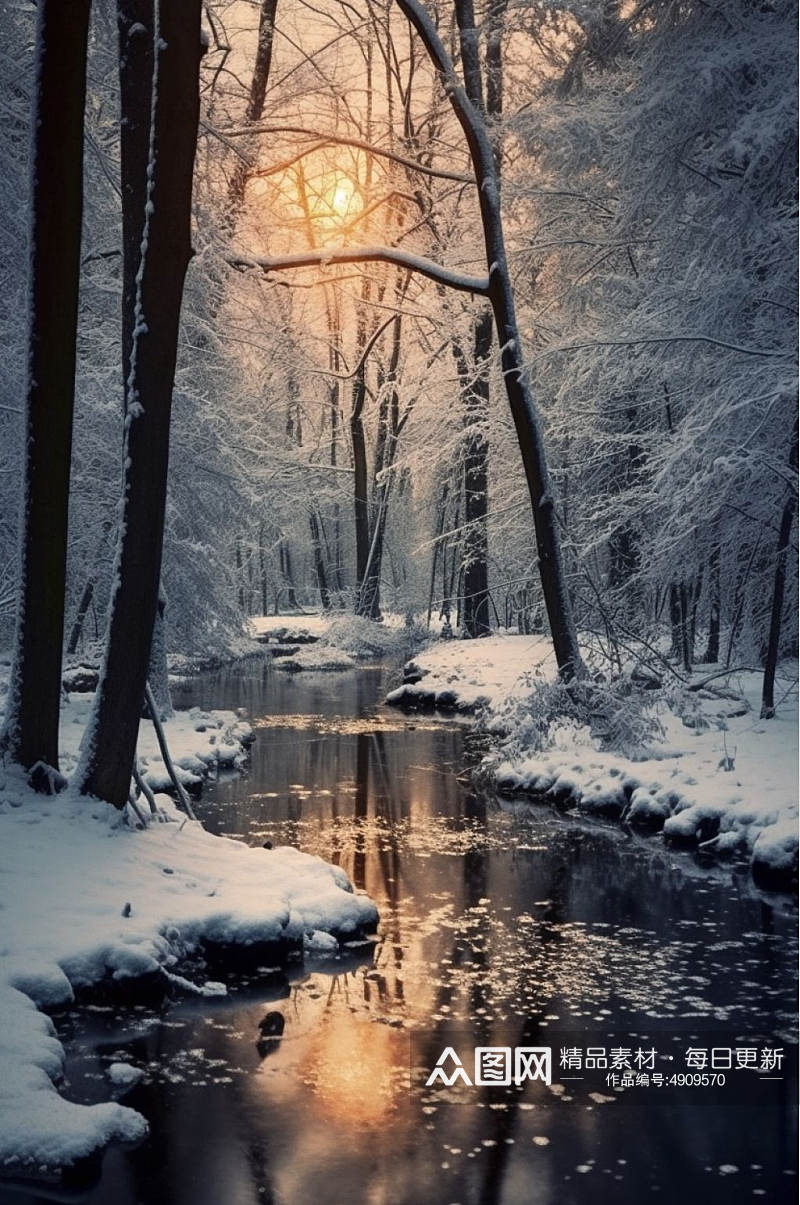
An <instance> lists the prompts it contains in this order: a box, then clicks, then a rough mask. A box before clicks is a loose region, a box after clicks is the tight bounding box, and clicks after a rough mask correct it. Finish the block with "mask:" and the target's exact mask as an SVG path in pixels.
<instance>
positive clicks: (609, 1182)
mask: <svg viewBox="0 0 800 1205" xmlns="http://www.w3.org/2000/svg"><path fill="white" fill-rule="evenodd" d="M387 673H388V671H386V670H381V669H364V670H359V671H357V672H349V673H339V674H332V675H313V676H312V675H300V676H295V677H292V676H289V675H287V674H284V673H282V672H280V671H277V670H275V668H274V667H273V666H272V665H271V664H261V663H260V662H256V663H249V664H247V665H245V666H244V667H239V668H237V669H235V670H228V671H222V672H220V673H217V674H212V675H206V676H204V677H203V678H200V679H198V680H197V681H195V682H193V683H191V684H190V685H188V686H187V687H185V688H183V690H182V691H181V693H180V695H179V697H178V698H177V700H176V701H177V702H178V704H179V705H180V706H186V705H191V704H199V705H202V706H204V707H244V708H246V709H247V711H248V714H249V715H250V717H251V719H252V722H253V723H254V726H255V728H256V730H257V738H258V739H257V741H256V744H255V746H254V748H253V750H252V754H251V758H250V764H249V767H248V770H247V772H246V774H245V775H243V776H230V777H228V778H226V779H225V780H223V781H220V782H219V783H216V784H212V785H211V786H210V787H209V788H208V789H207V790H206V792H205V793H204V796H203V799H202V801H201V802H200V804H199V805H198V813H199V814H200V815H201V816H202V818H203V820H204V821H205V823H206V825H207V826H208V827H209V828H211V829H212V830H214V831H216V832H219V833H226V834H228V835H231V836H234V837H236V838H238V839H241V840H244V841H247V842H250V843H253V844H263V843H264V842H265V841H270V842H272V844H273V845H279V844H293V845H297V846H299V847H300V848H301V849H304V850H308V851H309V852H312V853H315V854H319V855H320V856H321V857H324V858H326V859H328V860H329V861H332V862H336V863H338V864H339V865H341V866H342V867H344V869H345V870H346V871H347V873H348V874H349V875H350V877H351V879H352V880H353V882H354V883H355V885H356V887H357V888H362V889H364V890H366V891H367V892H368V893H369V894H370V895H371V896H372V897H373V899H374V900H375V901H376V903H377V904H378V906H379V908H380V912H381V925H380V931H379V940H378V942H377V944H376V945H375V946H374V948H373V947H367V948H365V949H359V950H352V951H348V952H347V953H346V955H345V956H343V957H342V958H340V959H338V960H335V961H330V960H329V961H327V962H324V961H323V962H317V963H315V962H314V961H307V962H306V964H305V966H303V967H300V966H298V967H295V968H294V969H293V970H291V971H290V972H289V973H288V974H284V973H280V972H278V973H274V974H272V975H270V976H267V977H265V978H260V979H259V978H255V979H254V980H252V981H250V982H248V981H241V980H240V981H237V982H236V983H232V985H231V988H232V992H231V997H230V998H229V999H228V1000H226V1001H224V1002H220V1003H213V1004H210V1003H209V1002H208V1001H186V1000H184V1001H177V1002H172V1003H168V1004H166V1005H164V1006H163V1007H162V1008H161V1009H158V1010H155V1011H154V1010H152V1009H149V1008H139V1009H133V1010H129V1011H127V1012H126V1013H124V1014H120V1013H118V1012H114V1011H105V1010H102V1009H94V1010H91V1011H89V1012H86V1011H82V1012H78V1011H77V1010H76V1011H75V1012H74V1013H73V1014H70V1015H69V1016H68V1017H65V1018H63V1019H62V1020H61V1022H60V1027H61V1031H62V1032H63V1035H64V1036H65V1038H66V1039H67V1040H68V1043H69V1061H68V1080H69V1084H68V1091H69V1094H70V1095H72V1096H73V1097H74V1098H76V1099H82V1100H93V1099H98V1100H99V1099H107V1097H108V1091H109V1089H108V1081H107V1078H106V1076H105V1068H106V1067H107V1065H108V1064H109V1063H110V1062H112V1061H114V1060H117V1059H122V1060H125V1061H129V1062H132V1063H134V1064H135V1065H137V1066H138V1067H140V1068H142V1069H143V1070H144V1072H145V1078H144V1080H143V1081H142V1082H141V1083H140V1084H139V1085H137V1087H136V1088H135V1089H134V1090H133V1091H131V1092H129V1093H128V1095H127V1096H126V1097H125V1098H124V1099H125V1100H126V1103H129V1104H131V1105H134V1106H135V1107H137V1108H140V1109H141V1110H142V1112H144V1113H145V1115H146V1116H147V1117H148V1119H149V1121H150V1123H151V1137H150V1138H149V1139H148V1141H147V1142H146V1143H144V1144H143V1145H142V1146H141V1147H139V1148H138V1149H137V1150H134V1151H124V1150H113V1151H110V1152H109V1153H108V1154H107V1156H106V1158H105V1161H104V1164H103V1174H102V1178H101V1179H100V1181H99V1182H98V1183H97V1184H96V1185H95V1186H94V1187H93V1188H92V1189H91V1190H90V1191H88V1192H87V1193H84V1194H83V1195H82V1197H81V1199H84V1200H86V1201H87V1202H91V1203H93V1205H111V1203H112V1202H113V1205H133V1203H141V1205H160V1203H162V1202H163V1203H165V1205H166V1203H170V1205H183V1203H184V1202H186V1205H188V1203H189V1202H191V1205H257V1203H259V1202H276V1203H277V1202H280V1203H282V1205H340V1203H343V1202H352V1203H354V1205H362V1203H363V1205H455V1203H459V1205H478V1203H480V1205H484V1203H486V1205H488V1203H491V1202H503V1203H504V1205H556V1203H558V1205H570V1203H572V1202H574V1203H576V1205H583V1203H591V1202H595V1201H597V1202H600V1201H610V1200H617V1201H622V1202H631V1203H636V1205H639V1203H640V1202H642V1201H645V1200H649V1199H661V1200H665V1201H669V1202H673V1201H678V1200H680V1201H685V1202H694V1201H698V1202H699V1201H702V1202H704V1203H716V1202H719V1203H722V1202H724V1203H725V1205H731V1203H732V1202H736V1201H758V1200H765V1201H770V1202H784V1201H786V1202H789V1201H794V1200H795V1199H796V1196H797V1188H796V1178H795V1174H794V1173H795V1169H796V1163H795V1157H794V1148H795V1138H794V1133H795V1129H794V1126H795V1116H794V1112H793V1110H792V1109H791V1107H790V1105H789V1103H788V1101H785V1102H784V1103H783V1105H781V1104H780V1103H779V1102H780V1093H778V1094H776V1095H774V1096H773V1097H772V1098H771V1099H772V1100H774V1101H775V1102H776V1103H775V1104H771V1105H769V1106H768V1107H764V1106H759V1107H756V1106H754V1105H748V1104H747V1103H739V1104H736V1105H724V1106H721V1105H708V1104H706V1105H704V1104H702V1103H698V1104H694V1103H686V1101H684V1102H683V1103H680V1104H671V1105H664V1104H663V1103H662V1104H659V1103H658V1102H657V1101H655V1100H654V1101H653V1103H652V1104H651V1103H648V1102H644V1103H641V1104H639V1105H636V1106H631V1105H628V1104H625V1103H624V1102H623V1101H622V1100H620V1099H619V1098H618V1096H617V1097H615V1095H614V1094H613V1093H610V1092H606V1091H603V1092H599V1093H598V1092H597V1091H596V1083H594V1084H590V1083H588V1082H586V1081H582V1080H576V1081H575V1082H574V1084H573V1085H571V1086H570V1087H569V1088H568V1089H567V1090H565V1088H564V1085H563V1084H554V1085H553V1086H552V1088H551V1089H547V1088H545V1087H544V1086H543V1085H540V1084H533V1085H528V1086H527V1087H526V1088H525V1089H524V1090H522V1091H520V1090H517V1089H511V1090H505V1089H499V1088H473V1089H471V1090H469V1091H466V1090H465V1091H461V1090H441V1089H429V1090H427V1091H419V1090H416V1091H413V1092H412V1091H411V1090H410V1086H409V1081H410V1075H409V1067H410V1064H411V1061H412V1058H411V1051H412V1049H413V1051H414V1054H415V1058H417V1057H418V1056H419V1054H420V1051H422V1052H424V1053H428V1054H430V1056H431V1062H432V1061H433V1059H435V1057H436V1054H438V1052H439V1051H440V1050H441V1049H443V1048H444V1047H445V1046H446V1045H448V1044H451V1043H453V1044H456V1045H457V1044H458V1043H461V1045H462V1046H463V1044H464V1042H465V1041H466V1042H467V1043H468V1045H469V1046H470V1047H471V1046H473V1045H478V1046H481V1045H490V1046H491V1045H512V1046H513V1045H534V1046H542V1045H546V1044H549V1043H551V1042H552V1044H553V1046H554V1047H555V1048H556V1049H557V1048H558V1044H559V1042H560V1040H561V1035H562V1034H565V1033H570V1034H572V1035H573V1037H574V1035H575V1034H576V1033H578V1034H579V1035H583V1036H584V1037H585V1044H586V1045H589V1044H591V1043H592V1042H593V1041H595V1042H597V1041H604V1040H605V1039H603V1037H602V1034H603V1033H604V1032H611V1031H613V1032H614V1033H615V1034H617V1035H619V1034H623V1035H625V1034H626V1035H631V1042H632V1043H634V1044H636V1043H638V1042H639V1041H640V1040H641V1041H645V1040H647V1039H650V1040H653V1041H656V1040H658V1035H665V1036H664V1038H663V1040H664V1041H672V1040H673V1037H672V1036H667V1035H673V1034H674V1033H675V1032H676V1031H679V1032H680V1033H681V1034H685V1035H690V1034H692V1035H694V1036H695V1038H697V1037H698V1035H700V1037H701V1038H702V1035H703V1034H708V1033H710V1032H712V1031H713V1032H714V1033H729V1034H730V1035H732V1037H731V1040H733V1036H735V1035H737V1034H739V1035H750V1034H754V1033H758V1034H760V1035H762V1036H763V1037H765V1038H771V1039H772V1040H773V1041H774V1042H775V1043H780V1042H781V1041H788V1040H791V1038H792V1036H793V1033H794V1006H795V1000H794V990H795V989H794V978H795V977H794V948H795V929H796V913H795V909H794V907H793V904H792V902H791V901H789V900H787V899H786V898H785V897H779V896H775V897H770V896H767V895H765V894H763V893H759V892H757V891H756V890H755V889H754V888H753V887H752V885H751V883H750V881H749V876H748V875H747V874H746V873H742V872H739V871H737V870H736V869H734V868H727V869H725V870H721V871H714V872H711V873H709V872H708V871H707V870H704V869H701V868H699V867H697V866H696V865H695V864H694V863H693V861H692V860H691V858H689V857H688V856H686V855H682V854H672V853H669V852H667V851H665V850H664V849H663V847H662V846H661V845H660V843H659V841H658V840H650V839H641V840H640V839H637V838H633V837H631V836H630V835H628V834H626V833H624V832H623V831H622V830H620V829H619V828H617V827H614V826H610V825H609V826H604V825H594V826H587V825H586V824H584V823H581V822H579V821H577V820H576V819H574V818H569V817H566V818H565V817H560V816H558V815H557V814H556V813H555V812H553V811H551V810H549V809H547V808H541V807H540V808H531V807H529V806H527V805H515V806H510V805H508V804H501V803H500V802H499V801H498V800H496V799H494V798H492V797H491V796H488V795H486V794H483V793H481V792H478V791H476V790H474V789H472V788H471V786H470V780H469V776H468V774H467V773H466V769H467V767H468V765H469V763H470V762H471V761H474V760H475V758H476V757H477V756H478V755H479V749H478V748H476V747H475V746H476V741H475V738H474V737H473V736H471V735H470V734H469V732H468V730H467V729H466V728H465V727H464V726H463V725H462V724H460V723H458V722H456V721H452V720H451V721H446V720H440V719H436V718H432V717H425V716H423V717H406V716H404V715H403V714H401V713H398V712H395V711H392V710H390V709H387V708H384V707H383V706H382V705H381V699H382V697H383V695H384V693H385V690H386V688H387V682H388V679H387ZM268 1013H269V1014H277V1013H279V1014H280V1017H281V1020H280V1021H278V1022H277V1025H278V1027H279V1028H280V1026H281V1025H282V1027H283V1029H282V1035H281V1037H280V1039H279V1040H277V1041H273V1040H271V1041H267V1042H263V1041H262V1042H260V1043H259V1041H258V1039H259V1029H258V1025H259V1022H260V1021H261V1020H262V1018H264V1017H265V1015H266V1014H268ZM270 1024H271V1026H272V1027H273V1028H274V1027H275V1025H276V1021H275V1018H274V1016H273V1017H272V1018H271V1022H270ZM593 1035H594V1036H593ZM654 1035H655V1038H654ZM412 1043H413V1046H412ZM745 1099H746V1098H745ZM693 1100H694V1098H692V1102H693ZM699 1100H700V1098H698V1101H699ZM2 1199H3V1200H5V1199H6V1198H5V1197H3V1198H2ZM8 1199H9V1200H11V1199H12V1198H11V1195H10V1194H9V1197H8ZM13 1199H14V1200H19V1197H17V1196H15V1197H14V1198H13ZM29 1199H30V1200H39V1199H44V1198H43V1197H42V1198H40V1197H38V1196H36V1195H32V1196H30V1197H29Z"/></svg>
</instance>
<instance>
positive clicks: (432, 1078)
mask: <svg viewBox="0 0 800 1205" xmlns="http://www.w3.org/2000/svg"><path fill="white" fill-rule="evenodd" d="M448 1062H449V1063H450V1066H451V1070H450V1072H449V1074H448V1072H447V1070H446V1069H445V1068H446V1064H447V1063H448ZM552 1062H553V1060H552V1054H551V1050H550V1047H549V1046H515V1047H514V1048H513V1049H512V1048H511V1047H510V1046H478V1047H476V1049H475V1073H474V1079H470V1078H469V1076H468V1075H467V1072H466V1070H465V1068H464V1064H463V1063H462V1062H461V1059H460V1058H459V1057H458V1055H457V1054H456V1052H455V1050H454V1049H453V1047H452V1046H445V1048H444V1050H443V1051H442V1053H441V1054H440V1055H439V1058H438V1059H437V1060H436V1066H435V1067H434V1069H433V1071H432V1072H431V1073H430V1075H429V1076H428V1078H427V1080H426V1081H425V1086H426V1088H427V1087H430V1085H431V1084H435V1083H437V1081H441V1083H443V1084H444V1086H445V1087H446V1088H452V1086H453V1084H454V1083H455V1082H456V1081H457V1080H461V1082H462V1083H464V1084H466V1085H467V1087H468V1088H471V1087H473V1086H476V1087H490V1086H493V1087H500V1088H503V1087H510V1085H511V1084H516V1085H517V1086H519V1085H520V1084H524V1083H525V1082H526V1081H527V1080H531V1081H533V1080H539V1081H540V1082H541V1083H543V1084H549V1083H550V1082H551V1077H552Z"/></svg>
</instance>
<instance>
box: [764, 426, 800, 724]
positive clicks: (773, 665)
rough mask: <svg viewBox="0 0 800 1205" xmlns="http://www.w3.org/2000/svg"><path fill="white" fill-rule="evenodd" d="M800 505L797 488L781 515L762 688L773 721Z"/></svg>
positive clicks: (793, 461)
mask: <svg viewBox="0 0 800 1205" xmlns="http://www.w3.org/2000/svg"><path fill="white" fill-rule="evenodd" d="M789 467H790V468H791V469H795V468H796V467H797V419H795V423H794V439H793V445H792V450H791V452H790V454H789ZM796 504H797V499H796V498H795V495H794V491H793V490H792V492H791V493H790V494H789V497H788V498H787V499H786V502H785V503H784V507H783V513H782V515H781V526H780V531H779V532H778V547H777V549H776V554H775V581H774V584H773V587H772V611H771V614H770V620H769V637H768V639H767V657H766V662H765V664H764V684H763V687H762V690H761V718H762V720H771V719H772V718H773V716H774V715H775V671H776V670H777V668H778V656H779V654H780V645H781V625H782V622H783V595H784V591H785V588H786V559H787V554H788V551H789V537H790V536H791V534H792V524H793V522H794V512H795V507H796Z"/></svg>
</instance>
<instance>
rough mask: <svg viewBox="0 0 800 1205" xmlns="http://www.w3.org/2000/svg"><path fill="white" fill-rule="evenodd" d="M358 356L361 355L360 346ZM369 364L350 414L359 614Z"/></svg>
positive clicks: (365, 530) (361, 372) (365, 553)
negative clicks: (365, 421)
mask: <svg viewBox="0 0 800 1205" xmlns="http://www.w3.org/2000/svg"><path fill="white" fill-rule="evenodd" d="M356 354H360V351H359V348H358V346H357V347H356ZM365 374H366V365H364V364H361V365H360V366H359V369H358V371H357V373H356V376H355V379H354V381H353V408H352V410H351V413H350V440H351V443H352V447H353V513H354V519H355V537H356V614H358V615H361V614H362V613H363V611H362V599H361V594H362V587H363V584H364V574H365V573H366V570H367V562H368V560H369V546H370V535H369V498H368V486H367V476H368V470H367V444H366V438H365V435H364V402H365V400H366V392H367V391H366V380H365Z"/></svg>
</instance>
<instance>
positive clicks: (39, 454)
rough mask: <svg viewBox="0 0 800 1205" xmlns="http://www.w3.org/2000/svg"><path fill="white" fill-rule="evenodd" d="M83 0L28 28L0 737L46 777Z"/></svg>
mask: <svg viewBox="0 0 800 1205" xmlns="http://www.w3.org/2000/svg"><path fill="white" fill-rule="evenodd" d="M88 24H89V0H76V2H75V3H74V4H70V5H65V4H63V3H60V2H59V0H42V2H41V3H40V4H39V7H38V25H37V33H36V79H35V91H34V109H33V117H32V125H33V140H32V148H33V155H32V160H31V175H30V178H31V194H30V213H31V237H30V246H29V328H28V381H27V391H26V399H25V452H24V480H23V495H22V508H21V519H22V523H21V542H20V547H21V557H20V571H19V585H18V590H19V596H18V603H17V628H16V641H15V649H14V663H13V668H12V674H11V684H10V689H9V696H8V700H7V704H6V712H5V719H4V725H3V731H2V736H0V747H2V750H3V752H4V753H5V755H6V757H7V758H8V759H9V760H10V761H13V762H17V763H19V764H20V765H22V766H24V767H26V768H28V769H30V768H31V767H34V766H37V763H38V764H39V765H40V771H39V772H38V774H37V775H36V776H35V782H36V783H37V785H39V786H40V787H42V789H48V787H50V786H52V784H53V782H54V781H55V780H54V777H53V775H52V773H50V771H55V770H57V769H58V723H59V706H60V700H61V655H62V645H63V639H64V593H65V582H66V570H67V515H68V502H69V478H70V455H71V446H72V416H73V408H74V398H75V339H76V328H77V316H78V286H79V264H80V245H81V214H82V209H83V111H84V99H85V92H86V46H87V34H88Z"/></svg>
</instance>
